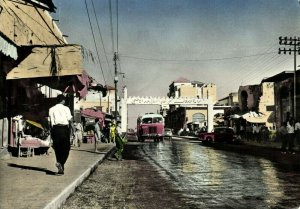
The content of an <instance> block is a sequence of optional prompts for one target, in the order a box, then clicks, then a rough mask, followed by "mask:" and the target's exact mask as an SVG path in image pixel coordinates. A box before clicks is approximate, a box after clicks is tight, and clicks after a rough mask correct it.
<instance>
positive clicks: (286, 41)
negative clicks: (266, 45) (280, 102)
mask: <svg viewBox="0 0 300 209" xmlns="http://www.w3.org/2000/svg"><path fill="white" fill-rule="evenodd" d="M279 45H284V46H288V47H287V48H285V47H283V48H279V51H278V53H279V54H281V52H283V54H286V53H289V55H291V54H292V53H293V54H294V112H293V113H294V114H293V117H294V119H296V117H297V102H296V101H297V92H296V87H297V85H296V84H297V79H296V78H297V77H296V70H297V69H296V68H297V59H296V58H297V53H298V55H300V37H294V38H293V37H289V38H288V37H282V36H280V37H279Z"/></svg>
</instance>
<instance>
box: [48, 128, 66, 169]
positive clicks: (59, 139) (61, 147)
mask: <svg viewBox="0 0 300 209" xmlns="http://www.w3.org/2000/svg"><path fill="white" fill-rule="evenodd" d="M51 138H52V141H53V149H54V151H55V156H56V161H57V162H59V163H60V164H61V165H62V166H64V164H65V163H66V161H67V159H68V156H69V152H70V146H71V144H70V129H69V126H57V125H54V126H53V128H52V129H51Z"/></svg>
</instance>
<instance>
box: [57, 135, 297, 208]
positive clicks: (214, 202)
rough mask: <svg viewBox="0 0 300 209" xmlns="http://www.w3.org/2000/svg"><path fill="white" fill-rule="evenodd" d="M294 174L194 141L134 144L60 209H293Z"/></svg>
mask: <svg viewBox="0 0 300 209" xmlns="http://www.w3.org/2000/svg"><path fill="white" fill-rule="evenodd" d="M299 199H300V174H299V172H296V171H293V170H291V169H287V168H283V167H282V166H281V165H279V164H275V163H272V162H271V161H269V160H266V159H263V158H258V157H255V156H250V155H241V154H237V153H233V152H227V151H222V150H214V149H213V148H211V147H205V146H202V145H201V144H200V143H199V142H197V141H190V140H186V139H180V138H174V139H173V140H172V141H171V140H168V139H165V140H164V142H159V143H154V142H152V141H148V140H146V141H145V142H144V143H138V142H136V141H132V140H130V141H129V142H128V143H127V145H126V148H125V152H124V156H123V160H122V161H116V160H115V159H114V158H113V157H109V158H108V159H106V160H105V161H104V162H103V163H102V164H100V165H99V166H98V168H97V169H96V170H95V172H94V173H93V174H92V175H91V176H90V177H89V178H88V179H87V180H86V181H85V182H84V183H83V184H82V185H81V186H80V187H79V188H77V190H76V191H75V193H74V194H73V195H72V196H71V197H70V198H69V199H68V200H67V201H66V203H65V204H64V206H63V207H62V208H64V209H71V208H72V209H73V208H239V209H240V208H298V207H299V206H300V200H299Z"/></svg>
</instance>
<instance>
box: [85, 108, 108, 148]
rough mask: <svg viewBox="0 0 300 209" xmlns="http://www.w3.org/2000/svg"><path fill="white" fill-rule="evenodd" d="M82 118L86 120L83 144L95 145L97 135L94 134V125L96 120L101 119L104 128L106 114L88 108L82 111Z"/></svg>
mask: <svg viewBox="0 0 300 209" xmlns="http://www.w3.org/2000/svg"><path fill="white" fill-rule="evenodd" d="M80 113H81V116H82V117H83V118H84V124H83V125H84V132H83V142H84V143H94V142H95V134H94V125H95V119H96V118H98V119H99V123H100V126H101V127H102V128H103V126H104V114H103V112H101V111H99V110H97V109H95V108H86V109H84V110H81V112H80Z"/></svg>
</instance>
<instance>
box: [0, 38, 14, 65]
mask: <svg viewBox="0 0 300 209" xmlns="http://www.w3.org/2000/svg"><path fill="white" fill-rule="evenodd" d="M0 52H2V53H3V54H4V55H6V56H9V57H11V58H13V59H14V60H17V58H18V52H17V47H16V46H14V45H13V44H11V43H9V42H8V41H6V40H5V39H4V38H3V37H2V36H1V34H0Z"/></svg>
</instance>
